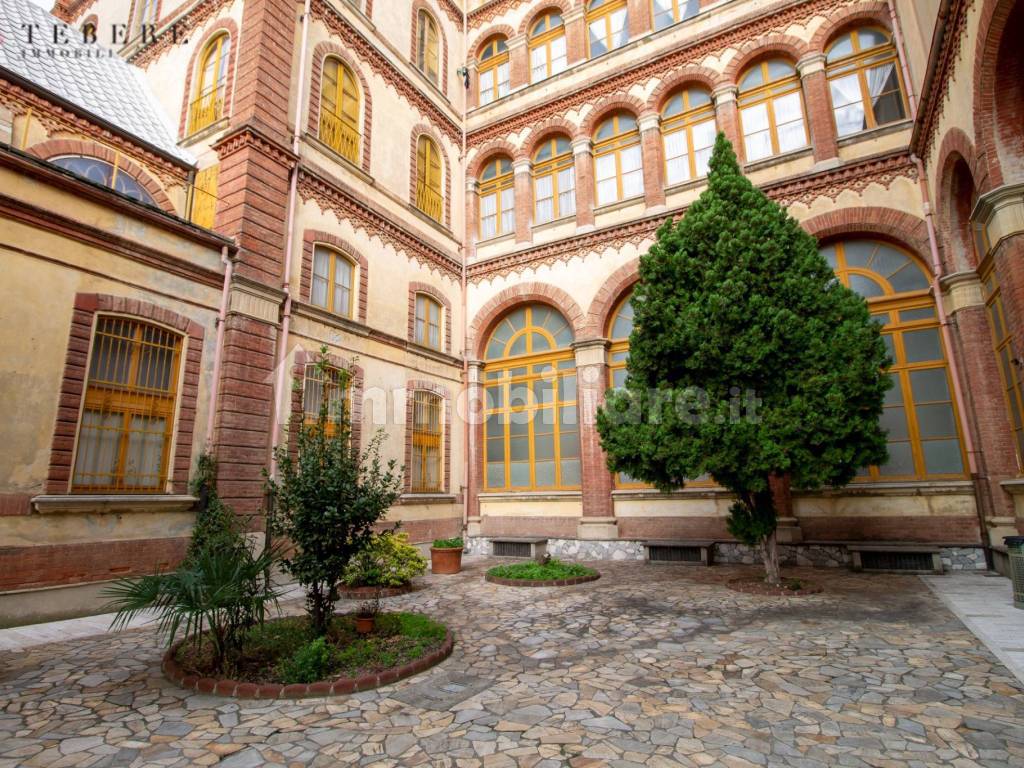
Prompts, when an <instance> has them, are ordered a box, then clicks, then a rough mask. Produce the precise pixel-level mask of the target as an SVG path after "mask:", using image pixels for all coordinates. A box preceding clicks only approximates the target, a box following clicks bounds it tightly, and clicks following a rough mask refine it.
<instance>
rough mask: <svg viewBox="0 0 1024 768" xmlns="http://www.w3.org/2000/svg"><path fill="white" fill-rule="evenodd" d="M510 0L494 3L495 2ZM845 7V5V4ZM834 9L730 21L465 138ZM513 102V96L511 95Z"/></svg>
mask: <svg viewBox="0 0 1024 768" xmlns="http://www.w3.org/2000/svg"><path fill="white" fill-rule="evenodd" d="M515 1H516V0H498V2H515ZM849 4H850V3H845V4H844V5H849ZM489 7H490V6H489V5H485V6H481V8H483V9H486V8H489ZM835 11H836V1H835V0H795V2H792V3H790V4H789V5H785V6H782V7H774V8H772V9H771V10H768V11H764V10H762V11H757V12H755V13H751V14H749V15H748V16H746V17H743V18H740V19H737V20H736V21H735V22H731V23H730V24H729V25H728V26H726V27H723V28H721V29H719V30H717V31H712V32H710V33H708V34H706V35H704V36H702V37H697V38H694V40H693V41H692V42H691V43H689V44H683V45H681V46H680V47H678V48H674V49H672V50H669V51H667V52H665V53H664V54H659V55H657V56H655V57H654V58H652V59H650V60H647V61H645V62H643V63H641V64H638V65H637V66H634V67H631V68H629V69H622V70H618V71H616V72H615V73H614V74H612V75H609V76H608V77H606V78H604V79H603V80H598V81H596V82H592V83H588V84H586V85H583V86H581V87H580V88H577V89H576V90H575V91H573V92H571V93H567V94H565V95H564V96H561V97H560V98H557V99H554V100H550V101H545V102H543V103H542V104H538V105H536V106H535V107H533V108H528V109H525V110H520V111H517V112H516V113H515V114H514V115H513V116H509V117H502V118H500V119H498V120H496V121H495V122H493V123H491V124H489V125H485V126H483V127H481V128H477V129H475V130H472V131H469V132H468V133H467V135H466V140H467V142H468V144H469V146H470V147H473V146H477V145H479V144H482V143H484V142H487V141H491V140H493V139H495V138H499V137H502V136H507V135H509V134H512V133H518V132H520V131H522V130H523V129H524V128H527V127H529V126H531V125H534V124H538V123H540V122H541V121H543V120H546V119H548V118H550V117H554V116H558V115H564V114H566V113H568V112H578V111H580V109H582V107H583V106H585V105H586V104H589V103H594V102H596V101H598V100H600V99H601V98H603V97H605V96H608V95H611V94H613V93H618V92H621V93H626V92H627V91H628V90H629V89H630V88H631V87H632V86H634V85H637V84H638V83H644V82H647V81H648V80H650V79H651V78H655V77H657V78H661V79H664V78H665V77H667V76H669V75H670V74H672V71H673V70H675V69H677V68H679V67H682V66H686V65H690V66H700V65H701V64H702V63H703V61H704V59H705V58H706V57H708V56H710V55H714V54H717V53H719V52H720V51H722V50H723V49H726V48H729V47H733V46H738V45H740V44H742V43H744V42H746V41H748V40H752V39H756V38H758V37H763V36H765V35H767V34H769V33H771V32H779V33H782V32H785V30H786V29H787V28H789V27H790V26H791V25H793V24H799V23H800V22H801V21H806V20H808V19H810V18H812V17H813V16H816V15H818V14H826V15H827V14H829V13H835ZM513 98H515V97H514V96H513Z"/></svg>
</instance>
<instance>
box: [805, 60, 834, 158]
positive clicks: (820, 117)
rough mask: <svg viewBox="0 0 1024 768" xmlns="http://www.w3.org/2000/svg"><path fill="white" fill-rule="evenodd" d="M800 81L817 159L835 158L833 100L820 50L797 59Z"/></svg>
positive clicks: (807, 121)
mask: <svg viewBox="0 0 1024 768" xmlns="http://www.w3.org/2000/svg"><path fill="white" fill-rule="evenodd" d="M796 66H797V70H798V71H799V72H800V84H801V86H802V88H803V96H804V106H805V108H806V110H807V114H806V115H805V123H806V124H807V126H808V128H809V132H810V137H811V145H812V146H813V148H814V162H815V163H824V162H829V161H835V160H837V158H838V157H839V147H838V145H837V143H836V123H835V120H834V119H833V117H832V100H831V97H830V96H829V92H828V80H827V78H826V77H825V56H824V54H821V53H818V54H814V55H813V56H805V57H804V58H802V59H801V60H800V61H798V62H797V65H796Z"/></svg>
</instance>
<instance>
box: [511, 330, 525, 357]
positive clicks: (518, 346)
mask: <svg viewBox="0 0 1024 768" xmlns="http://www.w3.org/2000/svg"><path fill="white" fill-rule="evenodd" d="M525 354H526V334H523V335H522V336H520V337H519V338H518V339H516V340H515V341H514V342H512V346H511V347H509V349H508V355H509V357H515V356H516V355H525Z"/></svg>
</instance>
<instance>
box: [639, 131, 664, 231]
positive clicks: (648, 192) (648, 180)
mask: <svg viewBox="0 0 1024 768" xmlns="http://www.w3.org/2000/svg"><path fill="white" fill-rule="evenodd" d="M638 124H639V127H640V151H641V153H642V155H643V169H644V202H645V203H646V204H647V211H648V212H652V211H660V210H664V208H665V152H664V146H663V144H662V141H661V128H660V124H661V118H660V117H659V115H658V114H657V113H656V112H655V113H653V114H646V115H641V116H640V120H639V123H638Z"/></svg>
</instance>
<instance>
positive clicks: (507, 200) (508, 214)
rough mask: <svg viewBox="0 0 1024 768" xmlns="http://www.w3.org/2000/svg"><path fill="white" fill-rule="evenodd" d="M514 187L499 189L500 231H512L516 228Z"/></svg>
mask: <svg viewBox="0 0 1024 768" xmlns="http://www.w3.org/2000/svg"><path fill="white" fill-rule="evenodd" d="M515 194H516V193H515V189H513V188H512V187H509V188H508V189H503V190H501V231H502V233H506V232H512V231H513V230H515V228H516V203H515Z"/></svg>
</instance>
